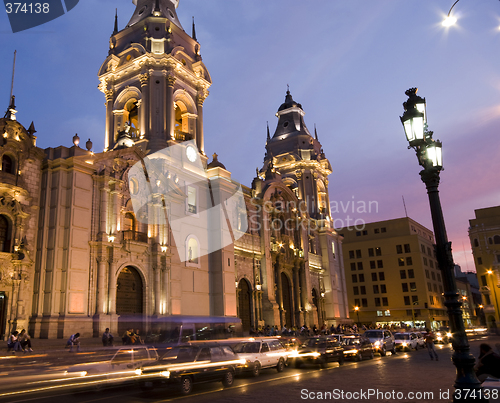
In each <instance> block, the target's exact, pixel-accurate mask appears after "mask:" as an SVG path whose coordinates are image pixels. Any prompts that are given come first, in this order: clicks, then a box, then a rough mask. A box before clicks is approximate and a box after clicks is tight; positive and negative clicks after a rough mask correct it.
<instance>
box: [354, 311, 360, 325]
mask: <svg viewBox="0 0 500 403" xmlns="http://www.w3.org/2000/svg"><path fill="white" fill-rule="evenodd" d="M354 310H355V311H356V315H357V316H358V327H359V326H360V323H359V306H355V307H354Z"/></svg>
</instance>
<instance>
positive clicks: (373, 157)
mask: <svg viewBox="0 0 500 403" xmlns="http://www.w3.org/2000/svg"><path fill="white" fill-rule="evenodd" d="M452 4H453V1H452V0H436V1H433V2H430V1H429V2H427V1H426V2H423V1H421V0H404V1H402V0H399V1H397V0H377V1H371V2H368V1H366V0H348V1H346V0H323V1H320V0H313V1H307V2H306V1H297V0H286V1H285V0H269V1H266V2H249V1H248V0H203V1H199V0H180V5H179V8H178V9H177V12H178V15H179V18H180V20H181V22H182V24H183V26H184V29H185V30H186V31H187V32H189V33H190V32H191V16H192V15H194V16H195V19H196V30H197V37H198V40H199V42H200V44H201V54H202V56H203V61H204V63H205V64H206V66H207V68H208V69H209V71H210V73H211V76H212V80H213V85H212V87H211V90H210V96H209V97H208V99H207V100H206V101H205V138H206V140H205V141H206V144H205V149H206V152H207V154H212V153H213V152H217V153H218V154H219V160H220V161H221V162H223V163H224V164H225V165H226V167H227V168H228V169H229V170H230V171H232V173H233V178H234V179H236V180H239V181H240V182H241V183H243V184H245V185H250V183H251V180H252V178H253V176H254V174H255V168H256V167H261V165H262V161H263V157H264V145H265V139H266V121H269V125H270V128H271V132H272V133H273V132H274V129H275V125H276V122H277V120H276V118H275V116H274V114H275V112H276V111H277V109H278V107H279V105H280V104H281V103H282V102H283V101H284V96H285V91H286V85H287V84H289V85H290V91H291V93H292V95H293V97H294V99H295V100H296V101H297V102H300V103H301V104H302V106H303V108H304V110H305V112H306V116H305V121H306V124H307V126H308V127H309V129H310V130H311V131H312V130H313V129H314V124H315V123H316V125H317V130H318V135H319V140H320V141H321V143H322V144H323V148H324V151H325V153H326V156H327V157H328V158H329V159H330V162H331V163H332V167H333V170H334V172H333V174H332V175H331V177H330V199H331V200H332V201H334V202H337V203H338V204H339V205H340V203H341V202H342V203H343V204H344V205H346V203H347V202H352V200H353V198H354V200H355V201H356V202H367V203H368V202H369V201H376V202H377V203H378V211H372V213H370V214H368V213H355V214H352V212H349V213H347V214H349V215H350V217H351V218H355V219H362V220H365V221H366V222H372V221H380V220H385V219H392V218H398V217H401V216H404V209H403V203H402V198H401V196H403V195H404V197H405V201H406V207H407V210H408V215H409V216H410V217H411V218H413V219H415V220H416V221H418V222H420V223H422V224H423V225H425V226H427V227H428V228H430V229H432V224H431V219H430V212H429V207H428V202H427V195H426V191H425V186H424V184H423V183H422V182H421V181H420V177H419V175H418V172H419V166H418V163H417V160H416V157H415V153H414V151H413V150H407V143H406V139H405V136H404V132H403V128H402V125H401V123H400V121H399V116H400V115H401V114H402V112H403V109H402V103H403V102H404V101H405V100H406V96H405V94H404V92H405V90H406V89H408V88H409V87H413V86H416V87H419V95H421V96H423V97H426V99H427V112H428V123H429V129H430V130H433V131H434V133H435V134H434V138H437V139H440V140H441V141H442V142H443V150H444V165H445V171H444V172H443V173H442V174H441V186H440V191H441V201H442V204H443V209H444V213H445V219H446V224H447V228H448V235H449V238H450V240H451V241H452V242H453V248H454V257H455V261H456V262H457V263H458V264H460V265H461V266H462V269H463V270H472V269H473V267H474V264H473V261H472V256H471V253H470V244H469V241H468V234H467V228H468V220H469V219H471V218H473V217H474V209H477V208H483V207H490V206H493V205H498V204H500V198H499V195H500V190H499V187H498V174H497V172H499V171H500V162H499V158H498V155H499V154H500V153H499V151H500V142H499V141H498V140H495V136H498V127H499V124H500V70H499V68H498V66H500V52H499V51H498V42H499V40H500V30H499V26H500V3H499V2H498V1H491V0H489V1H488V0H461V1H460V2H459V3H458V4H457V5H456V6H455V8H454V11H455V12H456V16H457V17H458V25H457V26H455V27H451V28H450V29H445V28H443V27H442V26H441V25H440V23H441V20H442V17H443V15H445V14H446V13H447V12H448V10H449V8H450V7H451V5H452ZM116 7H118V16H119V28H120V29H122V28H124V26H125V24H126V23H127V22H128V20H129V19H130V16H131V15H132V13H133V10H134V9H135V6H133V5H132V3H131V0H82V1H80V3H79V4H78V6H77V7H75V9H74V10H72V11H71V12H69V13H68V14H67V15H65V16H63V17H61V18H59V19H57V20H54V21H52V22H49V23H47V24H45V25H43V26H40V27H38V28H34V29H31V30H28V31H25V32H20V33H17V34H12V33H10V27H9V25H8V20H7V16H6V14H5V13H0V35H1V40H0V43H1V48H0V49H1V51H2V52H1V54H2V58H1V59H0V77H2V79H1V80H0V108H2V113H3V111H4V110H5V109H6V107H7V102H8V97H9V92H10V77H11V69H12V55H13V52H14V50H15V49H17V51H18V57H17V69H16V82H15V86H14V93H15V95H16V97H17V98H16V101H17V107H18V111H19V113H18V115H17V116H18V120H19V121H20V122H21V123H23V124H24V125H25V126H26V127H28V126H29V124H30V122H31V121H32V120H33V121H34V123H35V127H36V129H37V130H38V133H37V135H38V146H40V147H42V148H45V147H49V146H54V147H55V146H58V145H61V144H62V145H66V146H71V145H72V143H71V139H72V137H73V135H74V134H75V133H78V134H79V135H80V137H81V139H82V141H83V142H85V141H86V140H87V139H88V138H89V137H90V138H91V139H92V141H93V142H94V150H95V151H100V150H102V149H103V147H104V118H105V108H104V96H103V95H102V94H101V93H100V92H99V91H98V90H97V85H98V79H97V71H98V69H99V67H100V65H101V63H102V62H103V61H104V59H105V58H106V56H107V52H108V38H109V36H110V34H111V32H112V30H113V18H114V10H115V8H116ZM334 219H337V220H344V222H345V219H346V214H343V213H340V214H334ZM337 222H338V223H339V222H340V221H337Z"/></svg>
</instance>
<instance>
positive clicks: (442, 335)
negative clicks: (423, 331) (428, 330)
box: [434, 327, 452, 344]
mask: <svg viewBox="0 0 500 403" xmlns="http://www.w3.org/2000/svg"><path fill="white" fill-rule="evenodd" d="M451 337H452V334H451V332H450V329H449V328H447V327H442V328H440V329H439V330H438V331H437V332H436V337H435V338H434V344H439V343H442V344H448V343H451Z"/></svg>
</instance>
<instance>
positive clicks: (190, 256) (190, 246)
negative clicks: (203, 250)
mask: <svg viewBox="0 0 500 403" xmlns="http://www.w3.org/2000/svg"><path fill="white" fill-rule="evenodd" d="M186 253H187V261H188V262H189V263H194V264H198V261H199V257H200V246H199V244H198V241H197V240H196V238H194V237H192V236H191V237H189V238H188V241H187V245H186Z"/></svg>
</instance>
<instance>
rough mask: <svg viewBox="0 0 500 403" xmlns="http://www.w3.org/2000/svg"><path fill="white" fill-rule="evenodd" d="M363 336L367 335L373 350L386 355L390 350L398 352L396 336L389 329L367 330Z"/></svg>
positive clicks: (383, 355) (394, 352)
mask: <svg viewBox="0 0 500 403" xmlns="http://www.w3.org/2000/svg"><path fill="white" fill-rule="evenodd" d="M363 336H365V337H367V338H368V339H369V340H370V342H371V343H372V347H373V350H374V351H375V352H376V353H380V355H381V356H382V357H385V355H386V354H387V352H388V351H390V352H391V353H392V354H396V344H395V343H394V336H393V335H392V333H391V332H390V331H389V330H382V329H375V330H367V331H366V332H365V333H364V334H363Z"/></svg>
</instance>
